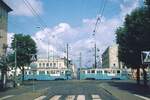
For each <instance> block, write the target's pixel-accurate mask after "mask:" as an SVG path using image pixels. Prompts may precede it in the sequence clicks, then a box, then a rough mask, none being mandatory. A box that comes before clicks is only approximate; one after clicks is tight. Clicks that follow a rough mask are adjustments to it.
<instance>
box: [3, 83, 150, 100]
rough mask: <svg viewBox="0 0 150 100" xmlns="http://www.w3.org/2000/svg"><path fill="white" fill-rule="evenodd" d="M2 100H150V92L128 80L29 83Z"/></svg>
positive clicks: (13, 90) (12, 90) (6, 92)
mask: <svg viewBox="0 0 150 100" xmlns="http://www.w3.org/2000/svg"><path fill="white" fill-rule="evenodd" d="M33 83H34V85H33ZM0 100H150V89H149V88H145V87H143V86H139V85H136V82H135V81H129V80H126V81H121V80H69V81H66V80H65V81H35V82H33V81H27V82H26V83H25V85H24V86H20V87H18V88H15V89H9V90H6V91H3V92H0Z"/></svg>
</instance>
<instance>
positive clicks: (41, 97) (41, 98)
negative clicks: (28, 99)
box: [34, 96, 46, 100]
mask: <svg viewBox="0 0 150 100" xmlns="http://www.w3.org/2000/svg"><path fill="white" fill-rule="evenodd" d="M44 98H46V96H40V97H38V98H36V99H34V100H43V99H44Z"/></svg>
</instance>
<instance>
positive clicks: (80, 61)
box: [79, 52, 82, 69]
mask: <svg viewBox="0 0 150 100" xmlns="http://www.w3.org/2000/svg"><path fill="white" fill-rule="evenodd" d="M79 66H80V69H81V67H82V53H81V52H80V56H79Z"/></svg>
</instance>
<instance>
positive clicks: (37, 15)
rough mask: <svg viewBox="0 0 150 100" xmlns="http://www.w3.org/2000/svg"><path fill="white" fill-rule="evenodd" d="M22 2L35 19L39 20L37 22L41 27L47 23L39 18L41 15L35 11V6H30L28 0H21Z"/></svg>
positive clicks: (44, 26)
mask: <svg viewBox="0 0 150 100" xmlns="http://www.w3.org/2000/svg"><path fill="white" fill-rule="evenodd" d="M23 2H24V4H25V5H26V7H27V8H28V9H29V10H30V11H31V12H32V14H33V15H34V16H36V17H37V20H38V21H39V23H40V24H41V26H42V28H43V29H44V28H46V27H47V25H46V23H45V21H44V20H43V19H42V18H41V16H40V15H39V14H38V13H37V10H35V8H33V7H32V5H31V4H30V2H28V0H23Z"/></svg>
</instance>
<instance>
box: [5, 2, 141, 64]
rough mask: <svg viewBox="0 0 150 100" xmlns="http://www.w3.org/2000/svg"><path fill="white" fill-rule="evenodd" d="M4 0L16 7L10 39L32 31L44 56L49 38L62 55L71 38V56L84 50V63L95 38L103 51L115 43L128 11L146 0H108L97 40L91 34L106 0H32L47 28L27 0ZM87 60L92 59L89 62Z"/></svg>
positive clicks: (10, 16)
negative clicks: (117, 30)
mask: <svg viewBox="0 0 150 100" xmlns="http://www.w3.org/2000/svg"><path fill="white" fill-rule="evenodd" d="M4 1H5V2H6V3H7V4H8V5H10V7H12V9H13V12H11V13H10V14H9V20H8V33H9V37H8V42H9V43H10V42H11V40H10V37H11V36H12V35H13V34H14V33H24V34H30V35H31V36H32V37H33V39H35V41H36V43H37V46H38V54H39V55H40V57H46V55H47V47H48V44H47V42H48V41H50V51H52V50H53V51H55V54H56V55H61V56H64V55H65V53H64V50H65V44H66V43H67V42H68V43H69V45H70V57H71V58H73V59H74V60H75V61H77V59H78V56H79V52H82V53H83V62H84V63H83V64H84V65H83V66H90V65H91V64H92V61H93V56H92V55H93V52H91V53H90V52H89V51H91V50H92V48H93V41H96V43H97V46H98V48H99V49H100V52H99V55H101V54H102V53H103V52H104V50H105V49H106V48H107V47H108V46H110V45H112V44H114V43H115V34H114V33H115V30H116V28H117V27H119V26H121V25H122V23H123V21H124V18H125V15H126V14H129V13H131V11H132V10H133V9H135V8H136V7H139V6H141V5H142V4H143V0H107V3H106V7H105V9H104V14H103V17H102V22H101V23H100V24H99V25H98V29H97V32H96V40H93V37H92V35H91V34H92V31H93V29H94V25H95V22H96V18H97V16H98V14H99V11H100V9H101V8H102V6H103V5H104V2H105V0H28V2H29V3H30V4H31V5H32V7H33V8H34V9H35V10H36V11H37V13H38V14H39V15H40V17H41V18H42V19H43V20H44V22H45V24H46V25H47V27H44V30H43V29H40V28H38V29H37V28H36V27H37V26H40V27H41V24H40V23H39V21H38V20H37V16H34V15H33V14H32V12H31V10H30V9H29V8H27V6H26V5H25V4H24V2H23V0H4ZM14 1H15V2H14ZM87 56H88V57H87ZM87 58H88V59H87ZM87 61H88V62H91V63H89V65H86V64H87Z"/></svg>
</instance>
